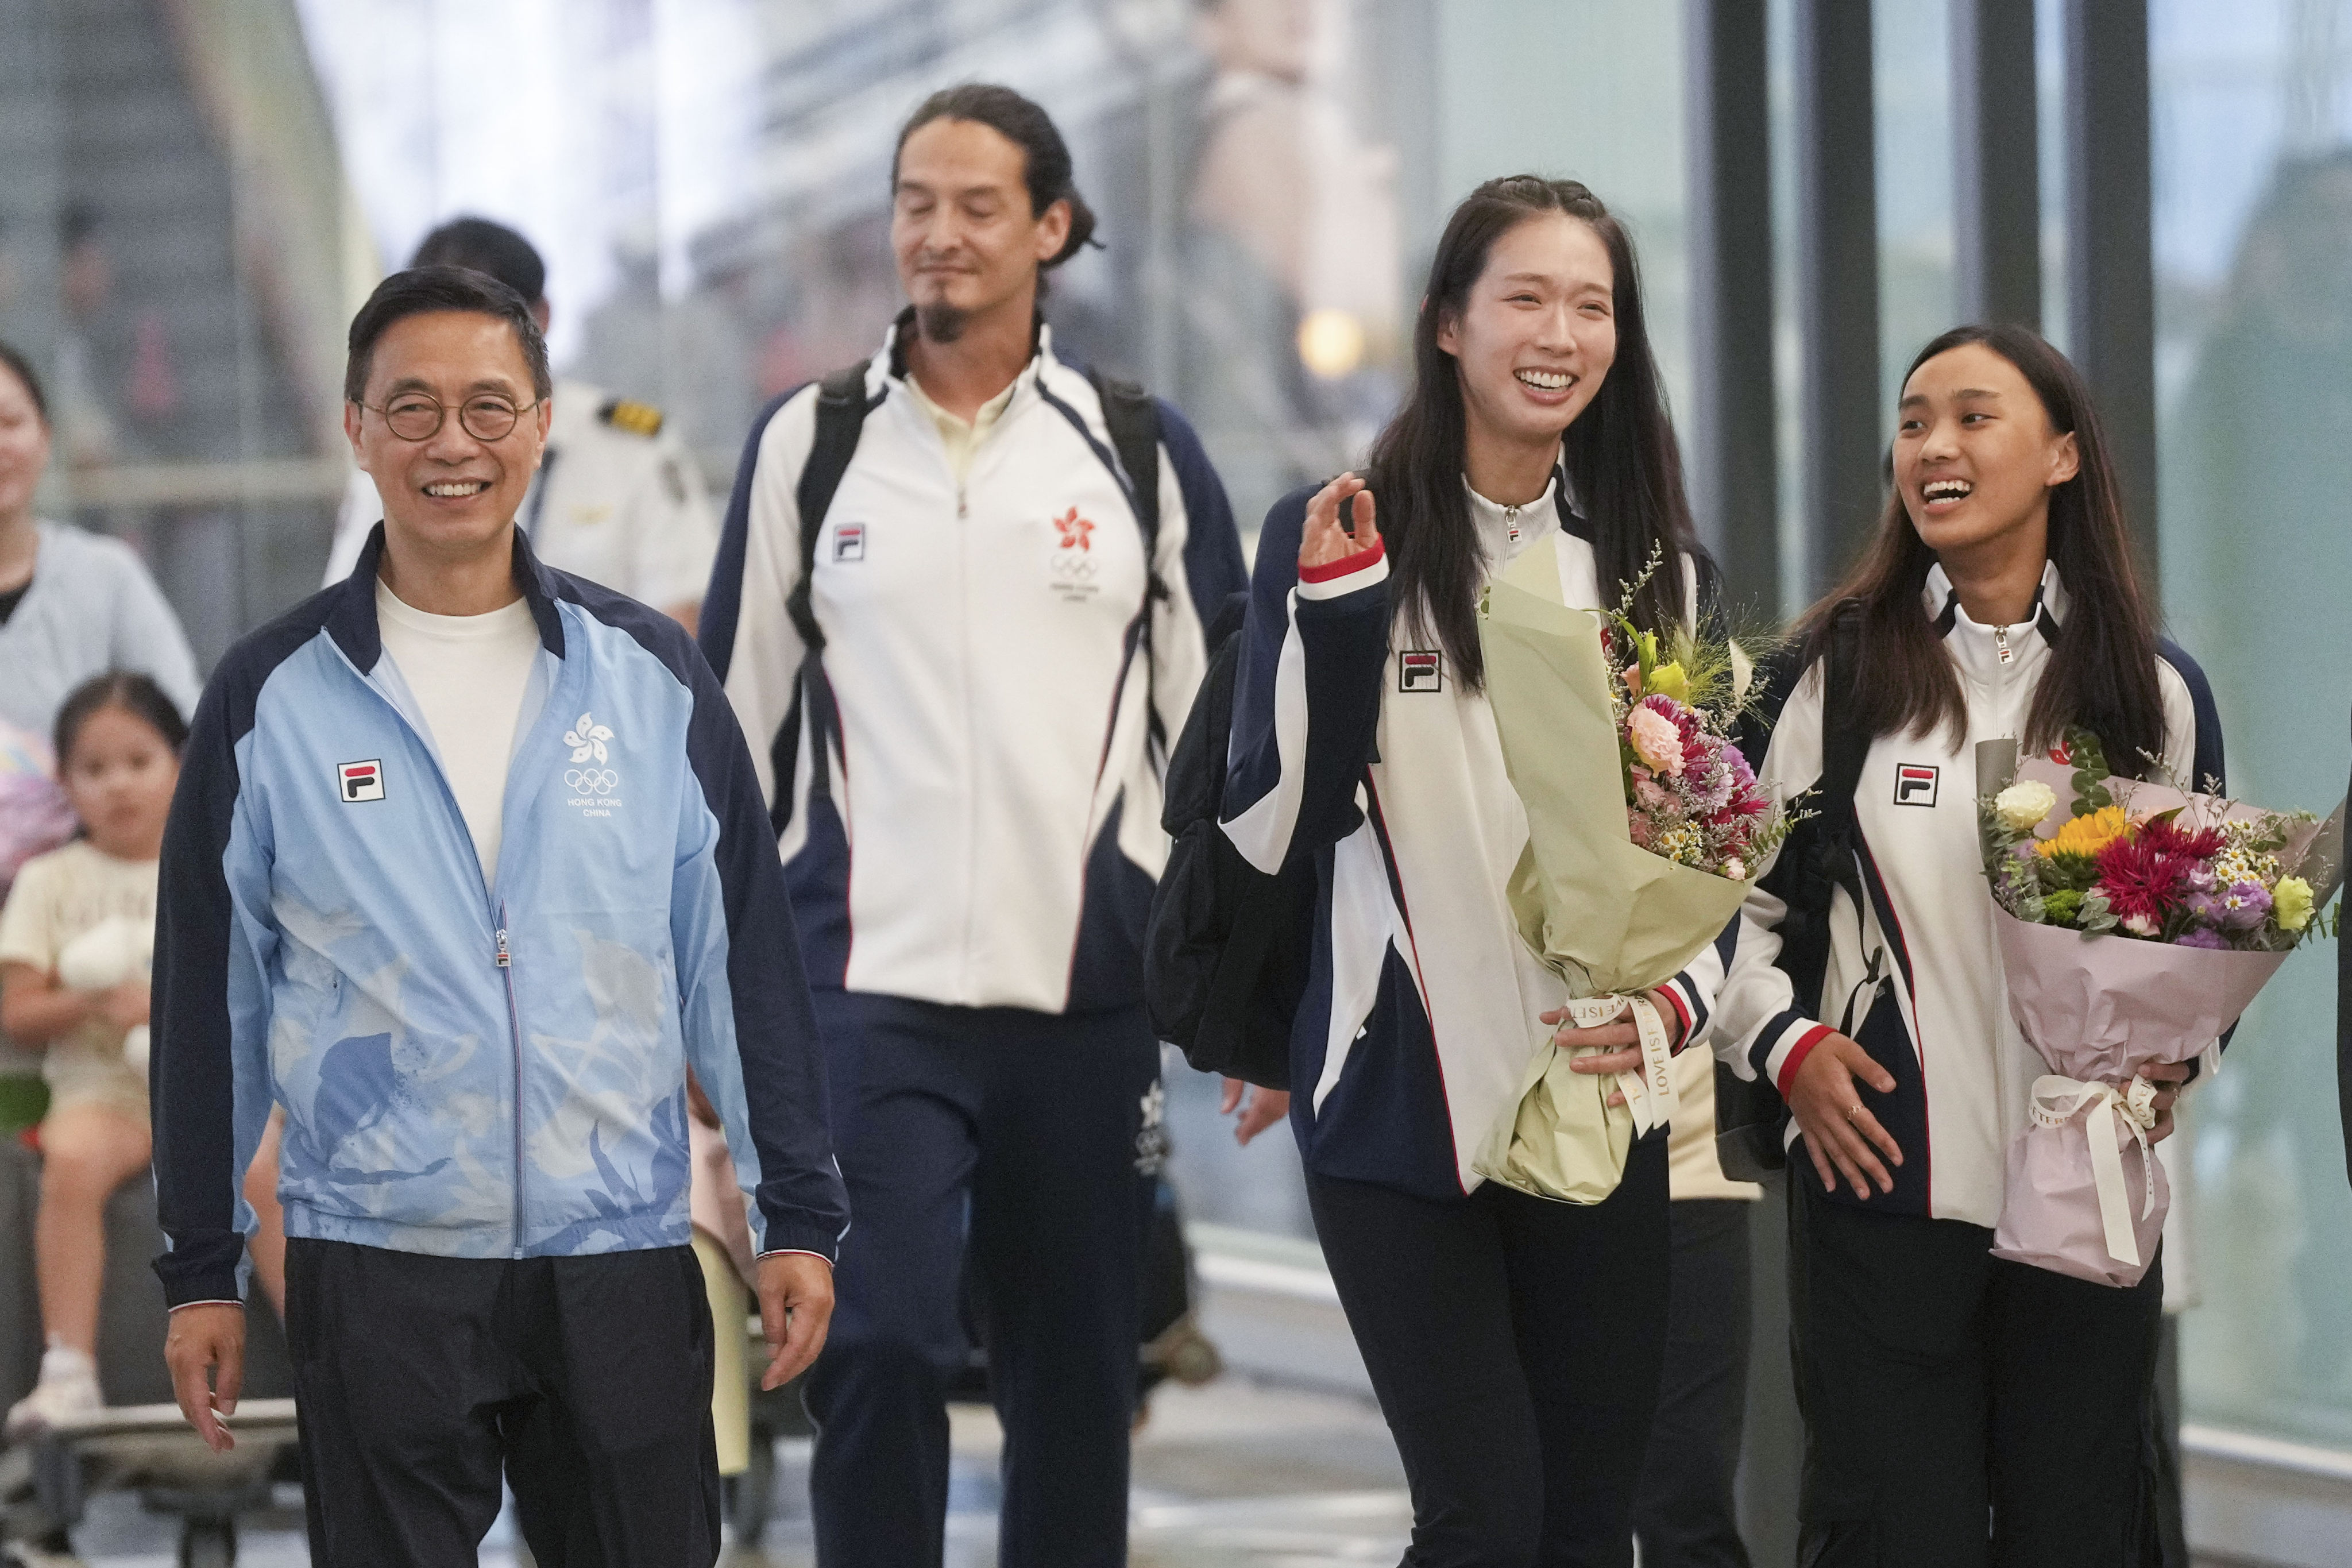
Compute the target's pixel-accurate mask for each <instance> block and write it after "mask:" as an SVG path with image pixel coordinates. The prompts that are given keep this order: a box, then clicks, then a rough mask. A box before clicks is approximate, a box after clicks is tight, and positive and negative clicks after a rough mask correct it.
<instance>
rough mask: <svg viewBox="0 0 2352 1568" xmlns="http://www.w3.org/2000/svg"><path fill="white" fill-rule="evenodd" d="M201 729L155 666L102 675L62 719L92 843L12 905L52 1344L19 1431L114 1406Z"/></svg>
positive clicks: (34, 864) (11, 944)
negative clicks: (125, 1240)
mask: <svg viewBox="0 0 2352 1568" xmlns="http://www.w3.org/2000/svg"><path fill="white" fill-rule="evenodd" d="M187 738H188V726H187V722H186V721H185V720H184V719H182V718H181V717H180V712H179V710H178V709H177V708H175V707H174V706H173V703H172V700H171V699H170V698H168V697H166V696H164V695H163V689H161V688H160V687H158V686H157V685H156V684H155V683H154V681H152V679H148V678H147V677H146V676H143V675H131V674H125V673H122V672H121V671H116V672H114V673H112V674H108V675H101V676H99V677H98V678H97V679H93V680H90V681H88V682H85V683H84V684H83V685H82V686H80V687H79V688H77V689H75V691H74V693H73V695H72V696H70V697H68V699H67V700H66V703H65V706H64V707H63V708H62V709H60V710H58V725H57V751H58V772H59V773H60V774H61V776H62V777H63V779H64V781H65V788H66V795H67V796H68V799H69V800H70V801H71V802H72V804H73V811H74V816H75V817H76V819H77V820H78V821H79V824H80V826H81V836H80V837H79V838H77V839H75V840H74V841H73V842H72V843H70V844H67V845H65V846H63V847H60V848H58V849H53V850H51V851H50V852H49V853H48V854H47V855H42V856H38V857H37V858H34V859H32V860H30V861H28V862H26V865H25V868H24V869H23V870H22V872H21V873H19V875H18V876H17V878H16V885H15V886H14V887H13V888H11V889H9V892H8V901H7V905H6V907H5V910H0V1021H5V1023H6V1025H7V1026H8V1030H9V1033H10V1034H11V1035H12V1036H13V1037H15V1038H16V1040H18V1041H20V1042H21V1043H23V1044H26V1045H28V1046H38V1047H41V1054H42V1060H41V1072H42V1076H43V1077H44V1078H45V1079H47V1081H48V1086H49V1105H48V1110H47V1112H46V1113H45V1114H44V1115H43V1116H42V1118H41V1126H40V1152H41V1203H40V1212H39V1217H38V1218H37V1220H36V1221H35V1225H34V1242H33V1248H34V1250H33V1258H34V1273H35V1275H36V1277H37V1280H38V1282H39V1287H40V1299H41V1329H42V1335H43V1339H44V1342H45V1349H44V1351H43V1353H42V1356H41V1372H40V1381H39V1382H38V1383H37V1384H35V1385H34V1388H33V1391H32V1392H31V1393H30V1394H26V1396H25V1397H24V1398H22V1399H20V1400H18V1401H17V1402H16V1405H15V1406H14V1407H13V1408H12V1409H11V1410H10V1411H9V1412H8V1421H7V1431H6V1435H7V1436H8V1437H9V1438H10V1439H12V1440H13V1439H16V1438H18V1437H22V1436H26V1434H28V1433H31V1432H36V1431H38V1430H40V1429H41V1428H43V1427H46V1426H52V1425H54V1424H56V1423H58V1422H59V1421H62V1420H66V1419H68V1418H70V1417H73V1416H77V1415H88V1414H89V1413H90V1412H91V1411H93V1410H96V1409H98V1408H99V1407H100V1405H104V1404H105V1403H106V1401H105V1398H104V1396H103V1395H102V1394H100V1390H99V1382H98V1361H97V1355H98V1314H99V1297H100V1286H101V1284H102V1283H103V1281H104V1279H105V1276H106V1205H107V1200H108V1199H110V1198H111V1197H112V1196H113V1195H114V1191H115V1189H116V1188H117V1187H120V1186H121V1185H122V1184H124V1183H125V1182H128V1181H131V1180H132V1179H133V1178H134V1177H137V1176H139V1175H141V1174H143V1173H145V1171H146V1169H147V1159H148V1154H149V1137H148V1130H147V1037H148V1029H147V1014H148V966H149V963H150V960H151V959H152V955H153V952H154V946H155V868H156V857H157V856H158V855H159V854H160V853H161V852H162V849H163V819H164V817H165V816H166V815H167V814H168V813H169V812H170V810H171V808H172V786H173V784H176V783H177V782H178V781H179V776H180V749H181V747H182V746H183V745H184V744H185V743H186V742H187Z"/></svg>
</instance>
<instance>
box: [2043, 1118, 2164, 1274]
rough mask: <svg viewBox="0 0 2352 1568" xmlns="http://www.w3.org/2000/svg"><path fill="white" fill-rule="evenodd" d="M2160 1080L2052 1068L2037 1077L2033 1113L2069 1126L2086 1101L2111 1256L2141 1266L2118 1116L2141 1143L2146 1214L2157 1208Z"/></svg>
mask: <svg viewBox="0 0 2352 1568" xmlns="http://www.w3.org/2000/svg"><path fill="white" fill-rule="evenodd" d="M2156 1096H2157V1087H2156V1085H2154V1084H2152V1083H2150V1082H2148V1081H2147V1079H2144V1078H2142V1077H2140V1076H2139V1075H2138V1074H2137V1073H2134V1074H2133V1075H2132V1080H2131V1082H2130V1083H2129V1084H2128V1085H2126V1087H2124V1088H2123V1089H2117V1088H2116V1086H2115V1085H2114V1084H2111V1083H2082V1082H2079V1081H2077V1080H2076V1079H2071V1078H2061V1077H2060V1076H2058V1075H2057V1074H2055V1073H2047V1074H2044V1075H2043V1076H2042V1077H2041V1078H2037V1079H2034V1080H2033V1100H2032V1104H2031V1105H2030V1106H2028V1107H2027V1111H2028V1114H2030V1115H2031V1116H2032V1118H2033V1121H2034V1125H2036V1126H2038V1127H2063V1126H2065V1125H2066V1124H2067V1123H2068V1122H2070V1121H2074V1117H2075V1115H2076V1114H2077V1113H2078V1112H2080V1111H2081V1110H2083V1108H2084V1106H2088V1107H2090V1114H2089V1115H2088V1116H2085V1117H2084V1118H2083V1131H2084V1136H2086V1137H2087V1138H2088V1139H2089V1140H2090V1142H2091V1174H2092V1175H2093V1176H2094V1177H2095V1179H2096V1180H2097V1183H2098V1189H2099V1223H2100V1225H2101V1226H2104V1227H2105V1231H2106V1236H2107V1256H2108V1257H2110V1258H2114V1259H2115V1260H2116V1262H2118V1263H2120V1264H2123V1265H2124V1266H2125V1267H2126V1268H2138V1267H2139V1261H2140V1258H2139V1237H2137V1235H2136V1234H2135V1233H2134V1231H2133V1228H2132V1215H2131V1196H2130V1194H2129V1193H2128V1192H2126V1190H2125V1187H2124V1155H2123V1148H2122V1146H2121V1145H2120V1144H2119V1143H2117V1142H2116V1118H2117V1117H2118V1116H2120V1117H2121V1118H2122V1120H2123V1126H2124V1131H2126V1132H2129V1133H2130V1134H2131V1137H2132V1142H2136V1143H2137V1144H2138V1145H2139V1156H2140V1159H2139V1173H2140V1184H2141V1193H2140V1209H2139V1217H2140V1218H2142V1219H2146V1218H2147V1216H2148V1215H2150V1214H2151V1213H2153V1212H2154V1211H2155V1209H2156V1163H2155V1161H2156V1156H2155V1154H2154V1153H2153V1152H2151V1151H2150V1150H2149V1148H2148V1142H2147V1135H2148V1133H2149V1132H2151V1131H2154V1130H2155V1127H2156Z"/></svg>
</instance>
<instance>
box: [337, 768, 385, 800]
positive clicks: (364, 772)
mask: <svg viewBox="0 0 2352 1568" xmlns="http://www.w3.org/2000/svg"><path fill="white" fill-rule="evenodd" d="M335 793H336V795H340V796H341V798H342V802H343V804H344V805H357V804H358V803H359V802H361V801H363V800H382V799H383V763H380V762H373V761H371V762H364V763H336V764H335Z"/></svg>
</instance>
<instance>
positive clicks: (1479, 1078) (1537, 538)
mask: <svg viewBox="0 0 2352 1568" xmlns="http://www.w3.org/2000/svg"><path fill="white" fill-rule="evenodd" d="M1554 485H1555V490H1556V489H1557V486H1558V480H1557V479H1555V481H1554ZM1312 494H1313V490H1312V489H1301V490H1298V491H1297V492H1295V493H1293V494H1291V495H1289V496H1287V497H1285V498H1284V499H1283V500H1280V501H1277V502H1276V503H1275V506H1274V510H1272V511H1270V512H1268V513H1267V514H1266V520H1265V531H1264V532H1263V533H1262V534H1260V535H1259V538H1258V553H1257V568H1256V571H1255V574H1254V577H1253V579H1252V585H1251V592H1250V608H1249V619H1248V622H1247V626H1246V628H1245V632H1244V635H1245V636H1246V637H1247V638H1248V641H1247V644H1246V647H1245V649H1244V654H1243V657H1242V664H1241V668H1240V670H1239V672H1238V675H1237V677H1236V680H1235V689H1234V729H1233V750H1232V757H1231V763H1230V767H1229V771H1228V773H1227V774H1226V780H1225V801H1224V828H1225V832H1226V834H1227V836H1228V837H1231V838H1232V840H1233V842H1234V847H1236V848H1238V849H1239V850H1240V851H1241V852H1242V854H1243V855H1244V857H1245V858H1247V859H1248V860H1249V861H1250V862H1251V863H1252V864H1253V865H1255V866H1256V867H1257V868H1259V869H1260V870H1264V871H1273V870H1275V869H1276V868H1279V867H1280V866H1281V865H1282V864H1283V863H1284V862H1285V861H1286V859H1287V858H1290V857H1293V856H1310V855H1311V856H1312V857H1313V858H1314V861H1315V865H1316V867H1317V869H1318V876H1319V879H1320V882H1321V896H1320V900H1319V903H1318V910H1317V915H1318V919H1317V922H1316V931H1315V945H1314V952H1313V958H1312V961H1311V965H1310V968H1309V971H1308V975H1307V994H1306V996H1305V998H1304V1000H1303V1001H1302V1002H1301V1003H1300V1005H1299V1009H1298V1015H1297V1021H1296V1023H1295V1025H1294V1026H1293V1029H1292V1033H1291V1052H1290V1057H1291V1086H1292V1089H1291V1101H1290V1113H1291V1124H1292V1127H1293V1129H1294V1131H1296V1132H1297V1135H1298V1145H1299V1152H1300V1153H1301V1155H1302V1156H1303V1157H1304V1159H1305V1161H1306V1163H1307V1168H1308V1169H1309V1170H1312V1171H1315V1172H1317V1173H1319V1174H1322V1175H1327V1176H1336V1177H1340V1178H1343V1179H1347V1180H1352V1181H1362V1182H1373V1183H1377V1184H1381V1185H1383V1186H1389V1187H1394V1188H1397V1189H1399V1190H1401V1191H1404V1192H1408V1193H1412V1194H1415V1195H1417V1196H1422V1197H1428V1198H1440V1199H1442V1198H1460V1197H1462V1196H1463V1195H1464V1194H1466V1193H1469V1192H1471V1191H1473V1190H1474V1189H1475V1188H1476V1187H1477V1186H1478V1185H1479V1184H1481V1183H1482V1182H1483V1181H1484V1180H1485V1178H1484V1177H1481V1176H1479V1175H1477V1174H1475V1173H1473V1172H1472V1171H1471V1169H1470V1161H1471V1159H1472V1158H1473V1157H1474V1156H1475V1154H1476V1153H1477V1152H1478V1145H1479V1142H1480V1141H1481V1140H1482V1139H1484V1137H1485V1136H1486V1131H1487V1129H1488V1128H1489V1127H1491V1126H1492V1125H1493V1124H1494V1122H1495V1120H1496V1118H1497V1117H1498V1116H1500V1115H1501V1114H1502V1112H1503V1110H1504V1109H1505V1108H1506V1107H1507V1106H1508V1105H1509V1104H1510V1103H1511V1102H1512V1101H1513V1100H1514V1099H1515V1098H1516V1097H1517V1093H1518V1089H1519V1081H1520V1078H1521V1075H1522V1074H1523V1073H1524V1072H1525V1070H1526V1068H1527V1064H1528V1057H1529V1055H1530V1054H1531V1053H1532V1052H1534V1051H1535V1050H1536V1048H1537V1047H1538V1045H1540V1044H1541V1042H1542V1041H1543V1040H1544V1038H1545V1037H1547V1036H1549V1034H1550V1032H1551V1031H1550V1028H1549V1026H1546V1025H1544V1024H1541V1023H1538V1021H1537V1017H1538V1015H1539V1014H1541V1013H1544V1012H1547V1011H1549V1010H1550V1009H1552V1008H1554V1007H1558V1006H1559V1005H1561V1004H1562V1003H1564V1002H1565V1001H1566V1000H1567V999H1568V987H1567V985H1566V984H1564V983H1563V982H1562V981H1561V980H1560V979H1559V976H1557V975H1555V974H1554V973H1551V971H1550V970H1549V969H1547V968H1546V967H1544V965H1543V964H1541V963H1538V962H1537V960H1536V958H1535V955H1534V954H1533V953H1531V952H1528V946H1527V944H1526V943H1525V942H1522V941H1521V940H1520V938H1519V932H1518V927H1517V923H1516V922H1515V921H1513V919H1512V916H1511V910H1510V905H1509V903H1508V902H1507V899H1506V894H1505V889H1506V887H1507V883H1508V882H1509V879H1510V875H1511V871H1512V868H1514V867H1516V866H1517V864H1518V860H1519V855H1520V852H1521V851H1522V850H1524V849H1525V848H1526V847H1527V842H1528V817H1527V809H1526V807H1525V806H1523V805H1520V803H1519V797H1518V795H1517V792H1516V791H1514V790H1513V789H1512V787H1511V781H1510V775H1509V773H1507V771H1506V770H1505V768H1504V765H1503V750H1502V742H1501V741H1500V740H1499V739H1498V738H1497V736H1496V731H1495V714H1494V710H1493V709H1492V708H1490V707H1489V706H1488V705H1487V702H1486V694H1485V693H1484V692H1472V691H1466V690H1465V689H1463V688H1462V686H1461V683H1460V682H1459V681H1458V680H1456V679H1454V674H1453V672H1452V670H1451V669H1450V668H1448V661H1447V660H1446V658H1445V656H1444V652H1443V650H1442V649H1439V648H1435V647H1429V646H1426V645H1416V643H1415V641H1414V639H1413V638H1412V635H1411V633H1410V632H1409V631H1408V630H1407V621H1406V618H1405V617H1402V616H1397V617H1394V618H1393V620H1392V618H1391V615H1390V605H1389V589H1388V582H1387V578H1388V563H1387V561H1386V559H1385V557H1384V556H1380V555H1376V554H1374V553H1373V552H1366V553H1365V554H1364V555H1363V556H1362V557H1360V558H1354V559H1351V560H1349V561H1345V562H1340V563H1337V564H1335V565H1334V566H1332V567H1329V568H1326V569H1323V570H1321V571H1318V572H1312V573H1309V574H1307V579H1306V580H1304V581H1302V580H1301V578H1300V574H1299V571H1298V542H1299V535H1300V532H1301V530H1302V527H1303V524H1304V521H1305V518H1306V511H1307V500H1308V499H1309V498H1310V497H1311V495H1312ZM1471 512H1472V516H1473V519H1474V521H1475V524H1476V526H1477V528H1478V530H1479V540H1480V542H1481V544H1482V545H1483V546H1484V547H1485V551H1486V560H1487V562H1488V563H1489V565H1490V569H1491V567H1492V566H1494V565H1496V564H1499V563H1502V562H1505V561H1507V560H1509V559H1511V558H1512V557H1514V556H1516V555H1517V554H1518V553H1519V552H1522V551H1524V550H1549V551H1552V552H1554V553H1555V554H1556V555H1557V557H1558V559H1559V574H1560V585H1561V588H1562V589H1563V590H1564V592H1565V595H1566V601H1567V603H1569V604H1571V605H1599V604H1601V603H1603V602H1604V599H1605V601H1606V602H1608V603H1611V604H1613V603H1615V602H1616V599H1617V588H1616V585H1615V584H1610V585H1609V588H1608V591H1607V593H1606V595H1603V593H1602V591H1601V584H1599V583H1598V582H1596V580H1595V577H1596V573H1595V566H1594V556H1593V552H1592V546H1591V542H1589V539H1588V538H1587V537H1586V536H1585V534H1584V524H1583V522H1582V521H1581V520H1580V519H1579V518H1577V517H1575V516H1574V515H1573V514H1572V513H1570V512H1568V511H1566V510H1564V509H1559V508H1558V507H1557V506H1556V503H1555V500H1554V494H1553V493H1549V492H1548V493H1547V494H1546V495H1545V496H1544V497H1543V498H1542V499H1541V500H1537V501H1535V502H1533V503H1531V504H1529V505H1528V506H1526V507H1521V508H1514V509H1509V510H1506V509H1504V508H1502V507H1498V506H1496V505H1495V504H1494V503H1493V502H1491V501H1487V500H1483V499H1481V498H1479V497H1478V496H1476V495H1475V492H1474V493H1473V495H1472V498H1471ZM1681 565H1682V570H1683V574H1684V585H1685V598H1684V603H1685V604H1687V605H1696V604H1698V603H1699V602H1700V598H1701V591H1700V586H1699V584H1700V581H1701V579H1700V575H1699V571H1698V565H1697V563H1696V562H1695V561H1693V560H1692V559H1690V558H1687V557H1685V559H1684V560H1683V562H1682V563H1681ZM1708 581H1709V586H1710V589H1711V586H1712V578H1711V573H1710V575H1709V579H1708ZM1375 712H1377V731H1373V728H1372V726H1373V724H1374V722H1375V721H1374V718H1373V715H1374V713H1375ZM1368 733H1371V734H1374V736H1375V739H1374V742H1373V744H1372V747H1371V752H1372V754H1371V756H1370V759H1368V758H1367V757H1366V755H1365V753H1364V750H1363V748H1362V742H1361V737H1362V736H1364V735H1366V734H1368ZM1368 761H1369V765H1367V764H1368ZM1721 974H1722V966H1721V960H1720V958H1719V955H1718V949H1717V948H1715V947H1710V948H1708V949H1707V950H1706V952H1703V953H1702V954H1700V956H1699V958H1698V959H1697V960H1696V961H1695V962H1694V963H1692V965H1691V967H1690V969H1689V970H1688V971H1686V972H1685V973H1684V974H1682V975H1681V976H1678V977H1677V978H1676V980H1675V983H1674V984H1672V985H1671V986H1670V987H1668V989H1669V990H1670V991H1671V992H1673V994H1674V995H1675V1000H1676V1002H1677V1005H1679V1006H1680V1007H1681V1008H1682V1010H1683V1012H1684V1014H1685V1023H1686V1025H1687V1026H1688V1027H1687V1030H1686V1041H1687V1040H1696V1039H1698V1038H1699V1037H1702V1035H1703V1034H1704V1031H1705V1029H1706V1023H1707V1009H1708V1006H1709V1005H1710V1004H1711V1003H1712V1001H1713V998H1714V992H1715V988H1716V985H1717V981H1718V980H1719V979H1720V977H1721Z"/></svg>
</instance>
